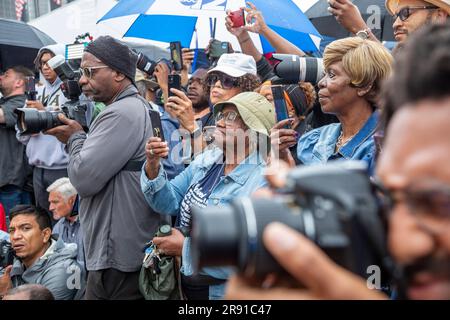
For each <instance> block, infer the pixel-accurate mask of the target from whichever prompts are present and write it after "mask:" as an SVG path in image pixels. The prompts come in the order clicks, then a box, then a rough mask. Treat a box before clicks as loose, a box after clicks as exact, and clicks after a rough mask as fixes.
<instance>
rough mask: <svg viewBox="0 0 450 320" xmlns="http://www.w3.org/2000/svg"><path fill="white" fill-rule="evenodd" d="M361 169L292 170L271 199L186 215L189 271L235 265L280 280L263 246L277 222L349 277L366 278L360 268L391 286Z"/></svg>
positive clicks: (380, 227) (379, 225) (344, 165)
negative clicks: (268, 228) (303, 238)
mask: <svg viewBox="0 0 450 320" xmlns="http://www.w3.org/2000/svg"><path fill="white" fill-rule="evenodd" d="M366 170H367V169H366V165H365V164H362V163H359V162H355V161H349V162H340V163H334V164H327V165H316V166H308V167H299V168H297V169H294V170H293V171H291V173H290V174H289V175H288V178H287V186H286V187H285V190H282V191H281V194H280V195H279V196H277V197H274V198H272V199H263V198H255V199H251V198H245V197H244V198H238V199H236V200H234V201H233V202H232V203H231V205H228V206H223V207H215V208H211V207H207V208H203V209H199V208H193V216H192V231H191V236H192V258H193V264H194V265H193V266H194V272H198V271H199V270H200V268H202V267H210V266H235V267H237V269H238V270H239V271H240V272H241V273H242V274H244V275H245V276H246V277H256V278H261V277H263V276H265V275H267V274H269V273H278V274H285V275H287V272H286V271H284V270H283V268H282V267H281V266H280V265H279V264H278V263H277V262H276V261H275V259H274V258H273V257H272V256H271V255H270V253H269V252H268V251H267V250H266V248H265V247H264V245H263V242H262V234H263V231H264V228H265V227H266V225H267V224H269V223H270V222H273V221H279V222H281V223H284V224H286V225H288V226H290V227H291V228H293V229H295V230H297V231H298V232H300V233H301V234H303V235H304V236H306V237H307V238H309V239H310V240H311V241H313V242H315V243H316V244H317V245H318V246H319V247H320V248H321V249H322V250H323V251H325V253H326V254H327V255H328V256H330V257H331V258H332V259H333V260H334V261H335V262H336V263H337V264H339V265H341V266H343V267H344V268H346V269H348V270H350V271H352V272H353V273H356V274H358V275H360V276H362V277H364V278H367V276H368V274H367V270H368V269H367V268H368V267H369V266H372V265H377V266H379V267H380V269H381V272H382V277H381V279H382V280H386V279H390V277H391V271H390V270H391V269H389V268H388V267H387V266H390V265H389V264H388V263H387V262H389V261H390V260H389V258H388V254H387V249H386V243H385V228H384V224H383V222H382V220H381V219H380V218H379V206H378V202H377V199H376V197H375V196H374V192H373V190H372V189H373V187H372V184H371V183H370V180H369V178H368V177H367V174H366Z"/></svg>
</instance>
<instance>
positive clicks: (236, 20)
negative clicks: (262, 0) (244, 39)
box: [229, 9, 245, 28]
mask: <svg viewBox="0 0 450 320" xmlns="http://www.w3.org/2000/svg"><path fill="white" fill-rule="evenodd" d="M229 17H230V19H231V21H232V22H233V28H239V27H242V26H245V10H244V9H240V10H236V11H232V12H230V13H229Z"/></svg>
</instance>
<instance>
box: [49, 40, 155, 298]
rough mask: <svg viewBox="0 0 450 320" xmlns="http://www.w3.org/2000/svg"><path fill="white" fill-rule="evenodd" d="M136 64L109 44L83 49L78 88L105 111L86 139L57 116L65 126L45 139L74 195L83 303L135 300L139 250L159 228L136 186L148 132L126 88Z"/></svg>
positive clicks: (140, 103) (132, 90)
mask: <svg viewBox="0 0 450 320" xmlns="http://www.w3.org/2000/svg"><path fill="white" fill-rule="evenodd" d="M136 61H137V57H136V55H134V54H133V53H132V52H131V50H130V49H129V48H128V46H126V45H125V44H123V43H121V42H120V41H118V40H116V39H114V38H112V37H109V36H103V37H99V38H97V39H96V40H94V41H93V42H91V43H90V44H89V45H88V46H87V47H86V49H85V51H84V53H83V58H82V60H81V70H82V76H81V78H80V80H79V83H80V86H81V88H82V89H83V93H84V94H85V95H86V96H88V97H90V98H92V99H93V100H94V101H98V102H103V103H104V104H105V105H106V108H105V109H104V110H103V111H102V112H100V113H99V115H98V116H97V118H95V120H94V122H93V123H92V125H91V127H90V130H89V135H86V134H85V133H84V132H83V131H82V130H81V127H80V125H79V124H78V123H77V122H75V121H73V120H69V119H67V118H66V117H63V116H61V117H60V120H61V121H62V122H63V123H65V124H66V125H63V126H58V127H56V128H53V129H51V130H48V131H47V133H48V134H52V135H55V136H56V137H57V138H58V139H59V140H60V141H62V142H63V143H66V144H67V149H68V150H69V155H70V162H69V167H68V172H69V178H70V181H71V183H72V184H73V186H74V187H75V188H76V190H77V191H78V194H79V195H80V208H79V216H80V222H81V227H82V228H83V230H84V231H85V233H84V236H83V242H84V244H85V254H86V261H85V262H86V268H87V270H88V271H89V275H88V279H87V287H86V299H127V300H128V299H129V300H134V299H143V297H142V295H141V293H140V292H139V288H138V283H139V282H138V279H139V270H140V268H141V265H142V259H143V258H144V254H143V252H142V245H143V244H145V243H146V242H147V241H148V237H149V235H152V234H154V233H155V232H156V229H157V227H158V224H159V216H158V215H156V214H154V212H153V211H152V210H151V209H150V207H149V206H148V205H147V203H146V202H145V199H144V195H143V194H142V192H141V188H140V181H139V178H140V170H141V168H142V165H143V163H144V161H143V160H144V159H145V150H144V148H145V143H146V142H147V140H148V139H149V138H150V136H152V132H153V129H152V123H151V119H150V114H149V110H148V109H149V108H150V106H149V105H148V103H147V101H145V99H143V98H142V97H140V96H139V95H138V90H137V88H136V86H135V85H134V79H135V73H136Z"/></svg>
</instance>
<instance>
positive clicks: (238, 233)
mask: <svg viewBox="0 0 450 320" xmlns="http://www.w3.org/2000/svg"><path fill="white" fill-rule="evenodd" d="M256 212H257V214H256ZM272 221H280V222H283V223H285V224H287V225H289V226H291V227H293V228H295V229H296V230H299V231H301V232H302V231H303V230H304V228H303V220H302V219H301V218H300V211H299V210H298V209H296V208H289V207H288V206H287V205H286V204H285V203H283V202H281V201H273V200H265V199H255V200H251V199H250V198H240V199H237V200H235V201H233V202H232V203H231V205H230V206H226V207H225V206H224V207H217V208H207V209H198V208H193V209H192V257H193V266H194V270H199V269H200V268H201V267H204V266H237V267H238V269H239V270H240V271H243V272H244V273H245V274H246V275H248V276H253V275H256V276H263V275H265V274H267V273H269V272H281V273H283V272H284V271H283V269H282V268H281V267H280V266H279V265H278V263H276V262H275V260H274V259H273V258H272V256H271V255H270V253H269V252H268V251H267V250H266V249H265V247H264V245H263V242H262V234H263V231H264V228H265V227H266V225H267V224H269V223H270V222H272ZM302 233H304V232H302Z"/></svg>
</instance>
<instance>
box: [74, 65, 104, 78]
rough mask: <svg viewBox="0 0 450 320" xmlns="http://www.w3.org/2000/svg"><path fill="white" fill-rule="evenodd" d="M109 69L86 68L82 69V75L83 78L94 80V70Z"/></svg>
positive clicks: (98, 67)
mask: <svg viewBox="0 0 450 320" xmlns="http://www.w3.org/2000/svg"><path fill="white" fill-rule="evenodd" d="M103 68H109V67H108V66H96V67H84V68H80V74H81V76H82V77H86V78H88V79H92V76H93V74H94V72H93V70H97V69H103Z"/></svg>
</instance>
